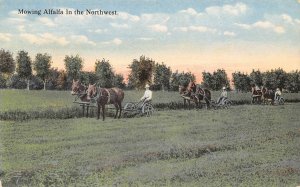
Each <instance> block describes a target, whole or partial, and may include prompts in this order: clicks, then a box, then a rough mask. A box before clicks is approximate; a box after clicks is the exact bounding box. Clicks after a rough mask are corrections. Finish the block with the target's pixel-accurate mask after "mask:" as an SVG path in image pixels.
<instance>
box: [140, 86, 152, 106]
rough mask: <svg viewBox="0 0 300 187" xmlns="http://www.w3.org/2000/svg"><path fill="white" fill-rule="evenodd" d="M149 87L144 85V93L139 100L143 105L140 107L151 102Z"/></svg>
mask: <svg viewBox="0 0 300 187" xmlns="http://www.w3.org/2000/svg"><path fill="white" fill-rule="evenodd" d="M149 88H150V86H149V84H146V86H145V89H146V90H145V93H144V96H143V97H142V98H141V101H143V104H142V106H143V105H144V104H145V103H147V102H151V100H152V91H151V90H149Z"/></svg>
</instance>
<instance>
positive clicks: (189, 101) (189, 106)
mask: <svg viewBox="0 0 300 187" xmlns="http://www.w3.org/2000/svg"><path fill="white" fill-rule="evenodd" d="M188 103H189V110H190V109H191V101H190V100H188Z"/></svg>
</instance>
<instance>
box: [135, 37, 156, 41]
mask: <svg viewBox="0 0 300 187" xmlns="http://www.w3.org/2000/svg"><path fill="white" fill-rule="evenodd" d="M137 39H138V40H142V41H151V40H153V38H147V37H141V38H137Z"/></svg>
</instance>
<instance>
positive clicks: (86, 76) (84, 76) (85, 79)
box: [79, 71, 98, 85]
mask: <svg viewBox="0 0 300 187" xmlns="http://www.w3.org/2000/svg"><path fill="white" fill-rule="evenodd" d="M79 80H80V82H81V83H82V84H84V85H89V84H95V83H96V82H97V81H98V78H97V75H96V73H95V72H88V71H82V72H81V74H80V79H79Z"/></svg>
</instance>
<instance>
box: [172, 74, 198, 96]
mask: <svg viewBox="0 0 300 187" xmlns="http://www.w3.org/2000/svg"><path fill="white" fill-rule="evenodd" d="M195 80H196V77H195V75H194V74H192V73H191V72H187V73H185V72H181V73H179V72H178V70H176V71H175V72H174V73H172V75H171V78H170V88H171V90H173V91H178V88H179V85H180V86H184V87H186V86H187V85H188V84H189V82H190V81H195Z"/></svg>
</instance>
